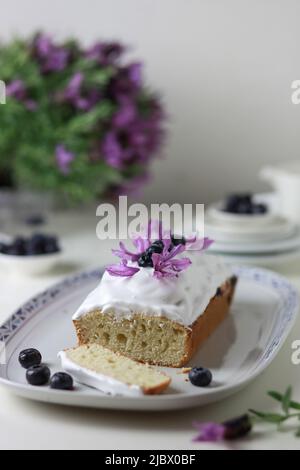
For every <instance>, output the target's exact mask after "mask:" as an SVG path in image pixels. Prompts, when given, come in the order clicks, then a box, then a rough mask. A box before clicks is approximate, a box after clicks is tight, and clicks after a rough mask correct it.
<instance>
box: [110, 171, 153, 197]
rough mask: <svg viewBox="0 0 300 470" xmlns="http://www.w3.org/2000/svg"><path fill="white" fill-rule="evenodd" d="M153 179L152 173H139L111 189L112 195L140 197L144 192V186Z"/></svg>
mask: <svg viewBox="0 0 300 470" xmlns="http://www.w3.org/2000/svg"><path fill="white" fill-rule="evenodd" d="M150 180H151V175H149V174H148V173H147V172H145V173H144V174H142V175H138V176H136V177H134V178H132V179H131V180H128V181H125V182H123V183H122V184H120V185H119V186H115V187H114V188H113V189H112V190H111V194H112V195H117V196H120V195H121V196H124V195H127V196H131V197H135V198H139V197H140V196H141V195H142V194H143V189H144V186H145V185H146V184H147V183H148V182H149V181H150Z"/></svg>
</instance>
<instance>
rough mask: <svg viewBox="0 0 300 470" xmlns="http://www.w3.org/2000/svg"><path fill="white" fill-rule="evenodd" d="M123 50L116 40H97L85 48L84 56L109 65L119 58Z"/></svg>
mask: <svg viewBox="0 0 300 470" xmlns="http://www.w3.org/2000/svg"><path fill="white" fill-rule="evenodd" d="M124 50H125V49H124V47H123V46H122V45H121V44H120V43H118V42H97V43H96V44H94V45H93V46H92V47H90V48H89V49H88V50H87V52H86V57H87V58H88V59H90V60H94V61H96V62H98V63H99V64H101V65H110V64H114V63H115V62H116V61H117V60H118V59H119V58H120V56H121V55H122V54H123V52H124Z"/></svg>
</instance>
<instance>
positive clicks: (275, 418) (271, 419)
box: [249, 410, 287, 424]
mask: <svg viewBox="0 0 300 470" xmlns="http://www.w3.org/2000/svg"><path fill="white" fill-rule="evenodd" d="M249 411H250V413H252V414H254V415H255V416H257V417H258V418H260V419H262V420H263V421H266V422H267V423H275V424H278V423H282V422H283V421H286V419H287V416H283V415H280V414H276V413H263V412H261V411H255V410H249Z"/></svg>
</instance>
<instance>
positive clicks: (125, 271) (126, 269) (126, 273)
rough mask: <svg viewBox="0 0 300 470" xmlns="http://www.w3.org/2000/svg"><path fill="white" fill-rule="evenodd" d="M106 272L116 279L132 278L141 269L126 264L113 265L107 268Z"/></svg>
mask: <svg viewBox="0 0 300 470" xmlns="http://www.w3.org/2000/svg"><path fill="white" fill-rule="evenodd" d="M106 271H107V272H108V273H109V274H110V275H111V276H114V277H132V276H134V275H135V274H137V273H138V272H139V271H140V269H139V268H134V267H131V266H127V265H126V264H112V265H110V266H108V267H107V269H106Z"/></svg>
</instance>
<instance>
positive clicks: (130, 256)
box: [113, 237, 151, 262]
mask: <svg viewBox="0 0 300 470" xmlns="http://www.w3.org/2000/svg"><path fill="white" fill-rule="evenodd" d="M132 242H133V244H134V245H135V247H136V249H137V252H136V253H133V252H132V251H129V250H127V248H126V246H125V244H124V243H123V242H120V249H119V250H113V254H114V255H115V256H118V258H121V259H122V261H132V262H137V261H138V260H139V258H140V257H141V256H142V254H143V253H144V252H145V251H146V250H147V249H148V248H149V247H150V245H151V241H150V240H148V239H144V238H142V237H137V238H135V239H133V240H132Z"/></svg>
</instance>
